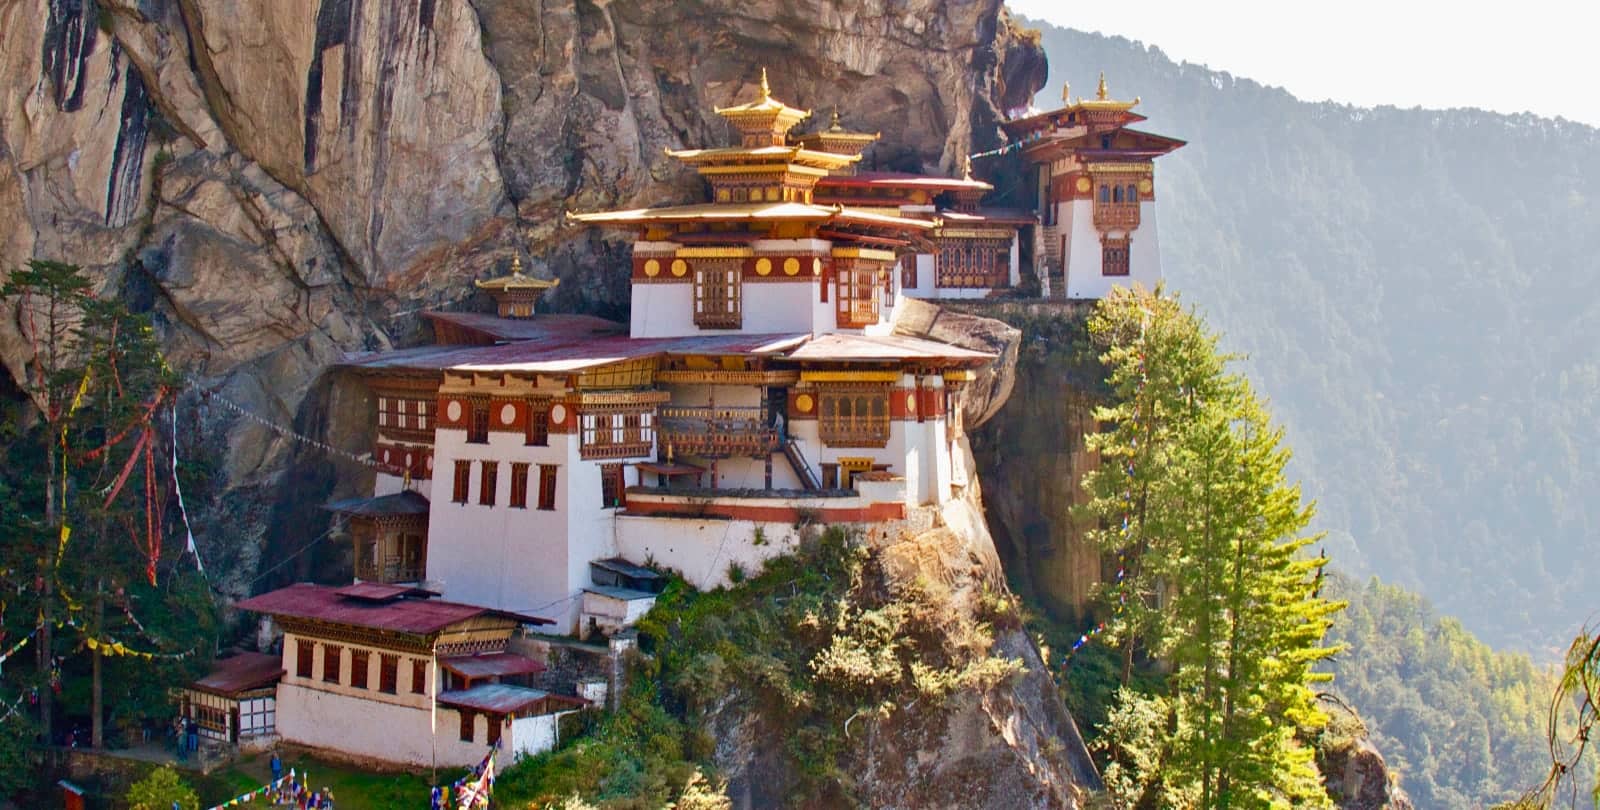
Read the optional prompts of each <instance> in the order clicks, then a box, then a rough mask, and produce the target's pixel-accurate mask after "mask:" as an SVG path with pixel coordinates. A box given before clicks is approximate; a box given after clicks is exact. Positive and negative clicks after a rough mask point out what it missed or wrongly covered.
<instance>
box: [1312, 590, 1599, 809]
mask: <svg viewBox="0 0 1600 810" xmlns="http://www.w3.org/2000/svg"><path fill="white" fill-rule="evenodd" d="M1326 587H1327V590H1328V591H1329V593H1330V594H1331V595H1332V596H1334V597H1336V598H1339V599H1345V600H1348V601H1349V607H1348V608H1346V610H1345V612H1344V614H1343V615H1342V616H1341V618H1340V621H1338V622H1336V623H1335V624H1334V626H1333V630H1332V632H1331V633H1330V635H1329V638H1330V640H1331V641H1333V642H1335V643H1338V644H1340V645H1342V646H1344V647H1345V651H1344V652H1342V653H1340V654H1339V656H1338V657H1336V658H1335V659H1334V660H1333V661H1332V662H1330V664H1329V665H1328V667H1327V668H1328V670H1329V671H1330V672H1332V673H1333V674H1334V675H1335V680H1334V683H1335V684H1336V685H1337V687H1338V692H1339V694H1340V695H1342V696H1343V697H1344V699H1345V700H1347V701H1348V702H1350V703H1351V704H1352V705H1354V706H1357V707H1359V708H1360V709H1361V712H1362V715H1363V717H1364V719H1365V720H1366V723H1367V726H1368V728H1369V729H1370V731H1371V737H1372V740H1373V743H1374V745H1376V746H1377V747H1378V749H1379V750H1380V751H1382V752H1383V755H1384V757H1385V758H1386V759H1387V760H1388V762H1389V765H1390V767H1391V768H1392V769H1393V770H1395V771H1397V772H1398V773H1399V774H1400V775H1401V779H1402V784H1403V785H1404V787H1405V789H1406V792H1407V793H1408V794H1409V795H1410V796H1411V799H1412V801H1413V802H1415V803H1416V805H1417V807H1419V808H1424V810H1432V808H1439V809H1440V810H1443V809H1444V808H1456V807H1470V806H1473V805H1474V804H1475V803H1489V802H1497V801H1508V800H1511V799H1513V798H1515V797H1517V796H1518V795H1519V794H1520V793H1522V792H1523V791H1524V790H1526V789H1527V788H1529V787H1531V786H1532V785H1534V784H1535V783H1537V782H1538V781H1539V779H1540V778H1541V775H1542V774H1543V773H1544V772H1545V771H1546V770H1547V769H1548V767H1549V762H1550V750H1549V746H1548V743H1547V742H1546V739H1545V731H1546V729H1545V724H1544V719H1545V717H1546V716H1547V708H1548V706H1549V705H1550V703H1549V701H1550V696H1551V695H1552V694H1553V693H1554V692H1555V690H1556V687H1557V680H1556V678H1555V676H1554V675H1553V674H1552V673H1550V672H1549V671H1547V670H1544V669H1542V668H1540V667H1536V666H1535V665H1534V664H1533V663H1532V662H1531V661H1529V660H1528V658H1527V656H1525V655H1521V654H1514V653H1499V652H1495V651H1494V650H1492V649H1490V647H1489V646H1488V645H1486V644H1484V643H1483V642H1481V641H1479V640H1478V639H1476V638H1474V637H1473V636H1472V634H1471V633H1469V632H1467V630H1466V629H1465V628H1464V627H1462V626H1461V623H1460V622H1458V621H1456V620H1455V619H1451V618H1444V617H1440V616H1439V615H1438V614H1437V613H1436V612H1435V610H1434V608H1433V606H1432V605H1431V604H1429V602H1428V600H1426V599H1425V598H1423V597H1421V596H1418V595H1416V594H1412V593H1409V592H1407V591H1406V590H1404V589H1402V588H1400V587H1398V586H1395V585H1389V584H1385V583H1382V582H1379V581H1378V580H1376V579H1373V580H1371V581H1369V582H1368V583H1367V584H1366V585H1365V586H1361V585H1357V584H1355V583H1352V582H1350V581H1349V580H1347V579H1345V578H1343V577H1338V576H1330V577H1329V578H1328V580H1327V582H1326ZM1590 770H1591V771H1592V770H1593V768H1592V767H1590Z"/></svg>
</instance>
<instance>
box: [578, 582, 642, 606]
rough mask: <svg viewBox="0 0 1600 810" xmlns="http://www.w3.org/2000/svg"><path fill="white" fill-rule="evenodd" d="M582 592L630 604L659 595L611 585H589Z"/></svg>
mask: <svg viewBox="0 0 1600 810" xmlns="http://www.w3.org/2000/svg"><path fill="white" fill-rule="evenodd" d="M583 590H584V592H585V593H595V594H599V595H601V596H609V597H611V598H612V599H621V600H622V601H624V602H632V601H635V600H638V599H655V598H656V597H658V596H660V595H661V594H659V593H650V592H649V591H636V590H634V589H632V588H618V587H615V586H612V585H590V586H589V587H587V588H584V589H583Z"/></svg>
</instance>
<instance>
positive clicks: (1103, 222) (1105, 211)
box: [1094, 202, 1139, 231]
mask: <svg viewBox="0 0 1600 810" xmlns="http://www.w3.org/2000/svg"><path fill="white" fill-rule="evenodd" d="M1094 227H1095V229H1096V230H1101V231H1131V230H1133V229H1134V228H1137V227H1139V203H1137V202H1131V203H1115V202H1113V203H1095V206H1094Z"/></svg>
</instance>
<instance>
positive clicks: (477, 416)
mask: <svg viewBox="0 0 1600 810" xmlns="http://www.w3.org/2000/svg"><path fill="white" fill-rule="evenodd" d="M467 443H468V444H488V443H489V401H488V400H486V399H474V400H472V417H471V421H469V422H468V423H467Z"/></svg>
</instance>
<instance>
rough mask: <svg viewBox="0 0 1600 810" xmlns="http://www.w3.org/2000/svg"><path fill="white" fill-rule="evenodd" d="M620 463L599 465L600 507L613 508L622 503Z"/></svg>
mask: <svg viewBox="0 0 1600 810" xmlns="http://www.w3.org/2000/svg"><path fill="white" fill-rule="evenodd" d="M622 490H623V479H622V465H621V464H601V465H600V507H601V508H602V509H613V508H616V507H618V506H621V505H622Z"/></svg>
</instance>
